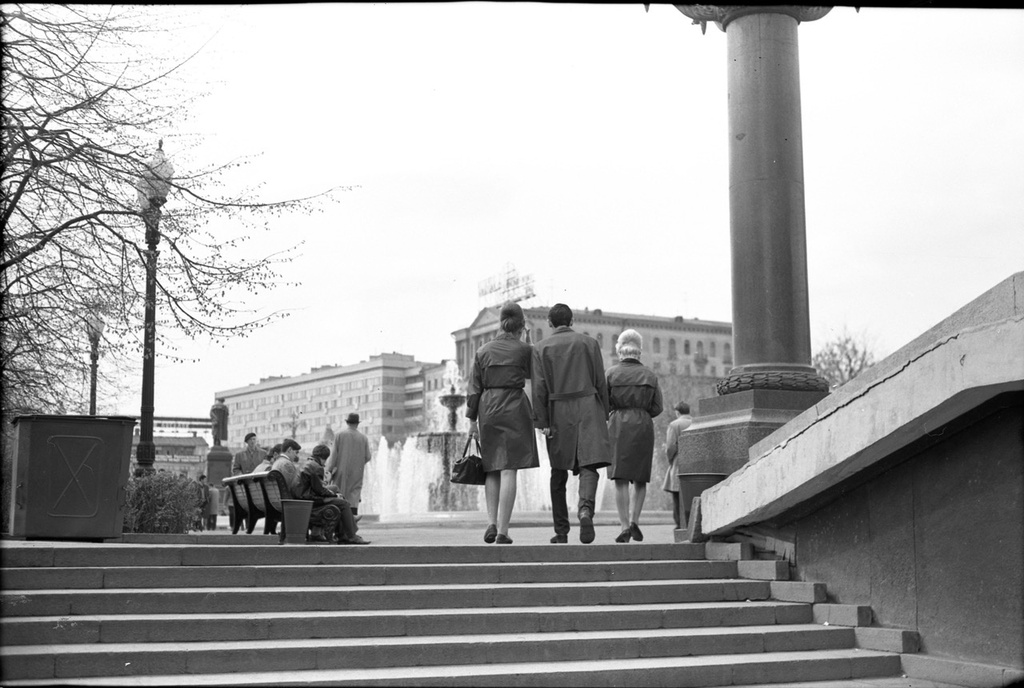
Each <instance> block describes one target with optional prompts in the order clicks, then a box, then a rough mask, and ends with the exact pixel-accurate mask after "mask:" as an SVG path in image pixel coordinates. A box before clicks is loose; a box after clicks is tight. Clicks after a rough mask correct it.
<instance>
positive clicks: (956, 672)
mask: <svg viewBox="0 0 1024 688" xmlns="http://www.w3.org/2000/svg"><path fill="white" fill-rule="evenodd" d="M900 663H901V665H902V667H903V673H905V674H906V675H907V676H909V677H910V678H919V679H925V680H928V681H941V682H942V683H952V684H953V685H957V686H968V688H994V686H1009V685H1013V684H1014V683H1016V682H1018V681H1021V680H1024V669H1014V668H1012V667H1004V666H998V665H995V664H975V663H972V662H958V661H956V660H951V659H940V658H938V657H930V656H928V655H914V654H902V655H900Z"/></svg>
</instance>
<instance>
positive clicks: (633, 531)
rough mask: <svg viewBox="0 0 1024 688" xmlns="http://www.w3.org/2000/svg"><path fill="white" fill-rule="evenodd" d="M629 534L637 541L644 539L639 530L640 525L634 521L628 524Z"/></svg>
mask: <svg viewBox="0 0 1024 688" xmlns="http://www.w3.org/2000/svg"><path fill="white" fill-rule="evenodd" d="M629 534H630V535H632V536H633V539H634V540H636V541H637V542H643V541H644V534H643V533H641V532H640V526H638V525H637V524H636V521H634V522H633V523H630V524H629Z"/></svg>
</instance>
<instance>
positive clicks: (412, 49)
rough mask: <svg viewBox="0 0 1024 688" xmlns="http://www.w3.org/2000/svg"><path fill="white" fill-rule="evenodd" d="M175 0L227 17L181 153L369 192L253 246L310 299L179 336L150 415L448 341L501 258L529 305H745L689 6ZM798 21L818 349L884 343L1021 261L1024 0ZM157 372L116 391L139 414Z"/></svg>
mask: <svg viewBox="0 0 1024 688" xmlns="http://www.w3.org/2000/svg"><path fill="white" fill-rule="evenodd" d="M179 9H182V11H184V12H187V13H192V17H193V19H194V20H195V24H196V27H197V28H196V29H195V32H194V38H193V39H190V40H192V41H193V42H194V43H195V44H199V43H201V42H203V41H205V40H206V39H208V38H209V37H210V36H211V35H213V39H212V40H211V41H210V42H209V44H208V45H207V46H206V48H205V49H204V50H203V51H202V53H200V55H199V56H198V57H197V58H196V59H195V60H194V61H193V63H192V64H191V65H190V69H191V70H192V71H191V72H189V74H192V75H193V78H195V79H196V83H197V84H198V82H199V81H201V80H203V79H205V80H206V81H208V82H210V83H209V84H208V85H207V87H206V88H207V89H208V90H209V91H210V95H209V96H208V97H206V98H205V99H204V100H203V101H201V103H200V105H198V106H197V107H196V108H195V110H194V111H193V112H192V119H191V120H190V121H188V122H186V123H182V124H181V127H182V129H181V131H179V132H168V138H167V143H166V144H165V148H166V149H167V150H168V153H169V154H171V155H172V156H173V155H174V141H175V135H179V134H195V133H198V134H201V135H203V136H204V137H205V141H206V143H205V144H204V145H203V147H202V148H201V149H200V150H199V152H198V154H199V155H201V156H203V158H204V160H206V161H208V162H216V161H219V160H226V159H228V158H230V157H233V156H236V155H247V154H254V153H258V154H261V155H260V157H258V158H256V159H255V160H254V161H253V163H252V164H251V165H250V166H249V168H248V174H249V175H251V180H253V181H259V182H262V183H264V185H265V186H264V189H263V191H262V192H261V193H263V195H264V197H265V198H281V197H286V196H304V195H307V194H309V193H311V192H316V191H321V190H323V189H325V188H328V187H331V186H336V185H352V186H356V187H357V188H355V189H353V190H352V191H349V192H346V193H343V194H341V195H339V196H338V197H337V201H336V202H334V203H331V204H330V205H329V206H327V207H325V208H324V212H323V213H321V214H315V215H312V216H308V217H307V216H301V215H297V216H294V217H290V216H286V217H283V218H280V219H275V220H273V222H272V228H273V230H272V231H271V232H269V233H267V234H266V235H261V236H259V237H257V238H254V239H253V242H252V243H251V244H250V245H249V246H248V248H250V249H253V250H260V251H262V252H264V253H271V252H273V251H276V250H279V249H282V248H286V247H288V246H291V245H293V244H295V243H297V242H298V241H304V242H305V243H304V245H303V247H302V250H301V252H300V255H299V256H298V258H297V259H296V260H295V261H294V262H293V263H291V264H290V265H289V266H288V267H287V269H286V273H287V277H288V278H290V279H292V280H297V281H299V282H300V285H299V286H296V287H289V288H278V289H275V290H273V291H272V292H270V293H268V294H265V295H264V296H262V297H260V299H259V300H258V301H257V302H254V303H252V304H249V305H251V306H252V307H253V308H255V309H257V310H259V311H260V312H263V313H269V312H271V311H274V310H278V309H288V310H290V311H291V312H292V315H291V317H289V318H287V319H285V320H284V321H282V322H281V323H279V324H278V325H275V326H273V327H272V328H267V329H265V330H262V331H261V332H260V333H259V334H258V335H257V336H255V337H249V338H247V339H241V340H238V341H232V342H228V343H226V344H224V345H219V344H213V345H211V344H210V343H209V342H207V341H205V340H197V341H194V342H192V341H187V340H184V341H181V342H179V346H180V349H179V352H178V353H179V354H180V355H182V356H185V357H188V358H195V359H198V362H197V363H188V364H181V363H176V364H171V363H168V362H167V361H160V360H159V359H158V364H157V374H156V415H158V416H168V415H185V416H205V415H206V414H207V412H208V409H209V407H210V405H211V404H212V403H213V400H214V393H215V392H216V391H218V390H225V389H230V388H234V387H241V386H245V385H247V384H249V383H252V382H257V381H258V380H259V378H261V377H265V376H268V375H296V374H300V373H304V372H308V371H309V369H310V368H311V367H314V366H320V365H326V364H351V363H356V362H359V361H361V360H365V359H367V358H368V357H369V356H370V355H373V354H378V353H381V352H390V351H397V352H401V353H407V354H413V355H415V356H416V358H417V359H419V360H424V361H440V360H441V359H444V358H451V357H453V356H454V343H453V341H452V338H451V332H452V331H453V330H456V329H459V328H461V327H465V326H466V325H468V324H469V323H470V322H471V320H472V319H473V317H474V316H475V314H476V313H477V311H478V310H479V308H480V307H481V303H480V301H479V299H478V295H477V288H478V284H479V283H480V282H481V281H482V280H484V279H486V278H488V277H490V276H492V275H494V274H495V273H497V272H499V271H500V270H501V269H502V268H503V266H504V265H505V264H506V263H511V264H513V265H514V266H515V267H516V268H517V269H518V270H519V272H520V273H521V274H523V275H533V277H534V278H535V282H536V288H537V292H538V298H537V299H535V300H534V301H533V302H532V303H537V304H543V305H549V304H551V303H553V302H555V301H562V302H565V303H568V304H569V305H570V306H571V307H573V308H575V309H583V308H585V307H589V308H603V309H604V310H606V311H621V312H628V313H640V314H650V315H659V316H675V315H682V316H684V317H686V318H693V317H699V318H704V319H712V320H726V321H728V320H731V319H732V313H731V306H730V275H729V270H730V263H729V208H728V140H727V121H726V105H727V103H726V93H727V84H726V36H725V34H724V33H722V32H721V31H720V30H719V29H718V28H716V27H715V26H713V25H709V26H708V30H707V34H706V35H701V32H700V28H699V27H697V26H693V25H691V22H690V20H689V19H688V18H687V17H685V16H683V15H682V14H681V13H680V12H679V11H678V10H676V9H675V8H674V7H672V6H671V5H653V6H651V8H650V11H649V12H647V13H645V12H644V10H643V7H642V5H639V4H636V5H607V4H595V5H568V4H525V3H524V4H520V3H443V4H427V3H424V4H419V3H399V4H394V5H387V4H384V5H381V4H361V3H339V4H311V5H280V6H275V5H255V6H248V7H217V8H212V9H208V8H205V7H201V6H196V7H192V8H179ZM154 11H156V10H154ZM799 41H800V79H801V92H802V103H803V147H804V173H805V188H806V214H807V245H808V271H809V287H810V318H811V332H812V345H813V347H814V348H815V349H816V348H817V347H818V346H819V345H820V344H821V343H822V342H823V341H825V340H827V339H829V338H830V337H832V336H834V335H835V334H836V333H837V332H838V331H840V330H842V329H843V328H844V327H845V328H847V329H849V330H850V331H852V332H854V333H857V334H864V335H866V336H867V337H868V338H869V340H870V341H871V342H872V343H873V345H874V349H875V351H876V352H877V353H879V354H888V353H890V352H892V351H894V350H895V349H897V348H899V347H900V346H902V345H903V344H905V343H906V342H908V341H910V340H911V339H913V338H914V337H915V336H916V335H918V334H920V333H921V332H923V331H924V330H926V329H927V328H929V327H930V326H932V325H933V324H935V323H936V322H938V321H940V320H941V319H943V318H944V317H946V316H947V315H948V314H950V313H951V312H952V311H954V310H956V309H957V308H959V307H960V306H962V305H964V304H965V303H967V302H969V301H971V300H972V299H974V298H975V297H977V296H978V295H980V294H981V293H982V292H984V291H986V290H987V289H989V288H990V287H992V286H993V285H995V284H996V283H998V282H999V281H1001V280H1002V279H1004V278H1006V277H1008V276H1009V275H1011V274H1013V273H1014V272H1016V271H1019V270H1021V269H1024V127H1021V125H1020V123H1021V122H1022V121H1024V12H1022V11H1020V10H966V9H882V8H870V7H867V8H861V10H860V12H859V13H858V12H856V11H855V10H854V9H853V8H851V7H837V8H835V9H833V10H832V12H831V13H830V14H828V15H827V16H825V17H824V18H823V19H821V20H818V21H815V22H810V23H805V24H802V25H801V26H800V29H799ZM189 44H190V43H189V41H187V40H186V41H183V45H189ZM172 159H173V158H172ZM178 164H179V169H180V164H181V162H180V161H179V163H178ZM173 203H174V202H173V198H172V199H171V201H169V202H168V205H167V206H166V208H165V212H173ZM140 326H141V325H140ZM158 353H159V352H158ZM140 387H141V382H140V380H139V379H135V378H134V377H133V378H131V379H128V380H126V382H125V385H124V389H125V391H124V392H122V393H121V395H120V396H113V397H110V398H108V401H107V408H106V409H104V408H103V404H102V403H101V411H102V410H106V411H109V412H118V413H125V414H132V415H135V414H137V413H138V412H139V396H138V392H137V391H135V390H138V389H139V388H140ZM115 407H116V408H115Z"/></svg>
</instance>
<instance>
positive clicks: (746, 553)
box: [704, 542, 754, 561]
mask: <svg viewBox="0 0 1024 688" xmlns="http://www.w3.org/2000/svg"><path fill="white" fill-rule="evenodd" d="M704 558H705V559H709V560H710V559H725V560H728V561H739V560H741V559H753V558H754V547H753V546H752V545H750V544H748V543H746V542H706V543H704Z"/></svg>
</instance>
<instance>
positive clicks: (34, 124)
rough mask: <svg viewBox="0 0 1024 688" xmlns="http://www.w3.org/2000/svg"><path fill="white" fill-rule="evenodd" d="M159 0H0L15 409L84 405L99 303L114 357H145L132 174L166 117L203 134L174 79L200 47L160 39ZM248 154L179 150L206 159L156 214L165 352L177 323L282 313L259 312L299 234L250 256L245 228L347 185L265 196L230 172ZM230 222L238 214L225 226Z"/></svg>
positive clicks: (5, 269)
mask: <svg viewBox="0 0 1024 688" xmlns="http://www.w3.org/2000/svg"><path fill="white" fill-rule="evenodd" d="M157 11H158V10H157V9H156V8H152V7H141V8H139V7H134V8H133V7H122V6H114V7H107V8H102V7H97V6H90V5H66V6H62V5H43V4H32V5H20V4H5V5H3V7H2V11H0V31H2V37H3V41H2V54H0V55H2V57H0V59H2V68H3V77H2V79H3V80H2V99H3V114H2V125H3V143H2V171H0V184H2V187H0V192H2V193H0V196H2V198H0V226H2V228H3V245H2V251H0V344H2V356H0V371H2V374H3V392H2V404H0V411H2V412H3V414H4V415H7V414H9V413H11V412H12V411H15V410H22V411H24V410H32V411H36V412H51V413H66V412H72V411H74V410H76V409H80V408H81V407H82V403H83V402H82V400H83V399H84V394H83V393H82V389H83V383H84V381H85V380H86V379H87V378H86V375H87V370H88V353H87V352H88V348H87V347H88V338H87V336H86V334H85V323H84V316H85V314H86V313H87V312H88V311H90V310H100V311H101V312H102V315H103V317H104V319H105V320H106V330H105V331H104V336H103V350H104V351H105V352H106V353H107V356H108V360H111V358H112V359H114V360H117V361H119V362H120V363H121V364H122V365H124V364H125V363H126V362H130V361H133V360H139V359H140V358H141V351H142V337H143V333H142V329H143V328H142V325H141V324H142V312H143V309H144V305H145V264H146V262H145V256H146V242H145V225H144V222H143V220H142V217H141V213H140V208H139V206H138V204H137V199H136V190H135V185H136V182H137V180H138V178H139V176H140V174H142V172H143V171H144V169H145V166H146V162H147V160H148V159H149V158H150V156H151V155H152V153H153V151H154V149H155V148H156V145H157V141H158V139H160V138H163V137H165V136H167V135H168V133H169V132H170V133H172V135H174V136H176V137H177V138H176V139H175V141H176V143H177V144H178V146H179V148H178V150H181V151H183V152H184V151H186V150H188V149H191V150H193V151H194V150H195V148H196V145H195V144H196V142H195V141H191V145H189V144H190V139H189V138H188V136H187V134H185V133H182V132H185V131H187V129H186V128H185V125H184V124H182V123H183V122H185V121H186V120H187V106H188V104H189V102H190V100H192V97H191V96H189V95H188V94H189V93H190V92H191V88H190V87H188V86H187V87H185V88H184V89H182V88H170V86H171V85H177V84H175V83H174V79H175V78H176V77H175V70H176V69H179V68H180V67H181V65H182V64H183V63H186V62H187V61H188V60H189V59H191V58H190V57H184V58H181V57H178V58H172V57H169V56H167V55H165V54H163V53H161V52H160V51H158V50H154V49H153V47H152V46H153V41H154V40H156V39H157V38H160V37H164V36H165V34H166V32H167V31H171V30H173V28H168V26H166V25H165V24H162V23H160V22H157V21H156V19H155V14H154V13H155V12H157ZM199 95H201V94H196V96H195V97H198V96H199ZM170 152H171V154H172V157H173V154H174V151H170ZM242 164H245V161H234V162H231V163H228V164H219V165H206V166H205V167H204V166H202V164H201V163H200V164H196V165H194V166H189V165H181V164H178V163H176V164H175V167H176V168H181V167H186V168H188V167H194V168H195V169H185V170H182V169H177V170H176V173H175V176H174V178H172V179H171V180H170V181H171V187H172V188H171V194H170V198H171V200H170V201H169V202H168V204H167V205H166V206H165V208H164V211H163V216H162V220H161V224H160V234H161V243H160V253H159V257H158V268H157V275H158V283H157V304H158V308H157V313H158V321H157V336H158V346H157V349H158V351H159V354H160V355H161V356H164V357H170V358H173V357H174V355H175V354H174V339H173V335H181V334H184V335H186V336H188V337H197V336H201V335H202V336H208V337H211V338H213V339H217V338H227V337H237V336H244V335H246V334H249V333H251V332H253V331H254V330H255V329H257V328H259V327H262V326H264V325H266V324H267V323H268V322H269V321H271V320H273V319H275V318H277V317H281V316H282V315H284V314H282V313H272V314H269V315H266V314H263V315H261V314H260V311H259V308H257V307H254V306H253V304H258V303H260V302H259V300H258V298H255V297H256V295H258V294H260V293H262V292H263V290H264V289H266V288H270V287H272V286H273V285H274V284H275V283H280V282H279V280H278V278H277V275H278V274H279V266H280V264H281V263H285V262H287V261H289V260H290V259H291V257H292V255H293V251H294V250H295V249H296V248H297V247H294V246H293V247H290V248H285V249H284V250H282V251H280V252H278V253H275V254H273V255H270V256H248V255H247V248H246V245H245V236H246V233H251V232H253V231H257V230H258V229H261V228H262V229H269V228H270V226H271V222H272V220H273V218H274V217H276V216H278V215H280V213H282V212H283V211H286V210H288V211H299V212H310V211H315V210H322V205H323V203H324V202H326V201H327V200H329V199H330V198H332V193H333V192H334V191H338V190H339V189H334V190H332V191H328V192H324V193H315V192H311V194H310V197H308V198H305V199H294V200H287V201H282V202H269V203H266V202H260V201H259V200H257V199H258V195H257V191H256V189H255V188H246V189H237V188H233V184H232V183H230V181H229V180H230V179H232V178H233V177H232V175H234V174H235V169H236V168H237V167H238V166H239V165H242ZM229 225H230V226H238V227H240V228H241V229H240V230H238V231H235V232H234V233H230V232H225V231H224V230H225V227H226V226H229ZM261 226H262V227H261Z"/></svg>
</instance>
